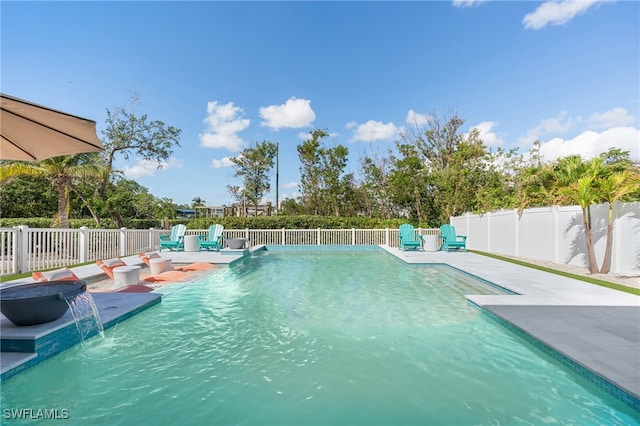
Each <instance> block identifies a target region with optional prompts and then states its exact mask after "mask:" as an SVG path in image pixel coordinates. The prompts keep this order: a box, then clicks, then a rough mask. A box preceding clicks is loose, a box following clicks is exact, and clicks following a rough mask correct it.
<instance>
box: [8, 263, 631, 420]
mask: <svg viewBox="0 0 640 426" xmlns="http://www.w3.org/2000/svg"><path fill="white" fill-rule="evenodd" d="M163 290H164V292H165V296H164V297H163V300H162V303H161V304H159V305H157V306H155V307H153V308H150V309H148V310H147V311H145V312H143V313H141V314H139V315H136V316H135V317H133V318H131V319H129V320H127V321H125V322H123V323H121V324H118V325H116V326H115V327H113V328H111V329H109V330H107V331H106V332H105V333H104V337H102V338H100V337H94V338H92V339H89V340H88V341H86V342H85V343H84V344H83V345H81V346H80V345H79V346H76V347H74V348H71V349H69V350H67V351H65V352H63V353H61V354H60V355H58V356H56V357H53V358H51V359H49V360H47V361H45V362H43V363H42V364H40V365H38V366H37V367H35V368H32V369H30V370H27V371H25V372H23V373H21V374H19V375H17V376H15V377H13V378H11V379H9V380H7V381H6V382H4V383H3V384H2V396H1V405H2V413H3V424H13V423H16V424H21V422H20V421H15V420H12V419H9V418H8V415H7V414H8V412H7V410H10V409H23V408H24V409H33V410H37V409H47V410H59V411H60V410H67V413H68V419H66V420H64V423H65V424H105V425H130V424H143V425H147V424H154V425H163V424H198V425H199V424H203V425H214V424H215V425H227V424H250V425H261V424H262V425H287V424H291V425H304V424H309V425H343V424H349V425H359V424H363V425H399V424H421V425H425V424H430V425H431V424H433V425H467V424H507V425H512V424H535V425H538V424H554V423H558V424H579V425H590V424H593V425H596V424H607V425H616V424H619V425H632V424H639V423H640V413H638V412H636V411H633V410H632V409H631V408H629V407H627V406H626V405H624V404H623V403H622V402H619V401H618V400H616V399H614V398H613V397H611V396H610V395H609V394H606V393H604V392H603V391H601V390H600V389H599V388H597V387H595V386H594V385H592V384H591V383H590V382H589V381H587V380H586V379H584V378H582V377H580V376H579V375H578V374H576V373H574V372H572V371H570V370H569V369H566V368H563V367H562V366H561V364H560V363H559V362H556V361H555V360H554V359H553V358H551V357H549V356H547V355H545V354H544V353H543V352H542V351H540V350H538V349H537V348H535V347H534V346H532V345H530V344H528V343H526V342H525V340H524V339H522V338H521V337H520V336H518V335H516V334H514V333H512V332H511V331H509V330H507V329H506V328H504V327H503V326H501V325H499V324H498V323H497V322H496V321H494V320H493V319H491V318H490V316H488V315H485V314H483V313H482V312H481V310H479V309H477V308H476V307H474V306H472V305H470V304H468V303H467V301H466V299H465V297H464V295H465V294H495V293H500V291H499V289H496V288H493V287H491V286H490V285H487V284H486V283H483V282H481V281H478V280H474V279H473V278H471V277H469V276H468V275H466V274H464V273H462V272H460V271H456V270H454V269H451V268H448V267H446V266H408V265H405V264H403V263H402V262H400V261H398V260H397V259H395V258H393V257H391V256H390V255H387V254H385V253H381V252H320V253H314V252H296V253H280V252H267V253H266V254H264V255H259V256H256V257H253V258H251V259H247V260H244V261H242V262H240V263H239V264H235V265H232V266H231V267H230V268H228V269H221V270H217V271H215V272H213V273H211V274H210V275H207V276H206V277H205V278H203V279H202V280H201V281H200V282H194V283H189V284H186V285H185V284H177V285H172V286H167V287H164V288H163Z"/></svg>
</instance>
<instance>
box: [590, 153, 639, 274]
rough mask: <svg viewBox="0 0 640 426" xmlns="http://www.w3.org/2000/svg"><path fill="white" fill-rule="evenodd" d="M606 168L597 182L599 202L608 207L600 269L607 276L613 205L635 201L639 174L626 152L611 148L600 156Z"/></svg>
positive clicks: (611, 244)
mask: <svg viewBox="0 0 640 426" xmlns="http://www.w3.org/2000/svg"><path fill="white" fill-rule="evenodd" d="M600 158H601V159H602V161H603V163H604V167H605V168H606V173H605V176H604V177H602V178H601V179H600V181H599V182H598V193H599V198H600V201H602V202H606V203H608V205H609V210H608V215H607V243H606V245H605V251H604V259H603V261H602V266H601V267H600V273H601V274H608V273H609V271H610V270H611V251H612V250H611V249H612V246H613V205H614V203H615V202H616V201H623V200H627V199H634V194H636V196H635V199H637V194H638V191H640V173H639V171H638V169H637V168H635V167H634V166H633V163H632V161H631V160H630V158H629V152H628V151H622V150H620V149H617V148H611V149H609V151H607V152H605V153H603V154H601V155H600Z"/></svg>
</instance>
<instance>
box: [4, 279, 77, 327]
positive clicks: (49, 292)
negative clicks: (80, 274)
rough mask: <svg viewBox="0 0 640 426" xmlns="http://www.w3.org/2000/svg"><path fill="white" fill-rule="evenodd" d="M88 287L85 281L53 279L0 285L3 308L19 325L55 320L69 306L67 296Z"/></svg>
mask: <svg viewBox="0 0 640 426" xmlns="http://www.w3.org/2000/svg"><path fill="white" fill-rule="evenodd" d="M86 289H87V283H86V282H84V281H79V280H78V281H50V282H47V283H33V284H24V285H19V286H15V287H8V288H3V289H0V311H2V314H3V315H4V316H5V317H7V318H8V319H9V320H10V321H11V322H12V323H14V324H15V325H36V324H43V323H46V322H50V321H55V320H57V319H58V318H60V317H61V316H62V315H64V313H65V312H67V309H69V305H68V304H67V300H69V299H72V298H74V297H75V296H77V295H78V294H81V293H83V292H84V291H86Z"/></svg>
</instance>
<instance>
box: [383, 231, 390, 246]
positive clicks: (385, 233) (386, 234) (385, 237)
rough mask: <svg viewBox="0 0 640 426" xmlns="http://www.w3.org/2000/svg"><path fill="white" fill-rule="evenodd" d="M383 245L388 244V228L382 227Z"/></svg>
mask: <svg viewBox="0 0 640 426" xmlns="http://www.w3.org/2000/svg"><path fill="white" fill-rule="evenodd" d="M384 245H386V246H388V245H389V228H384Z"/></svg>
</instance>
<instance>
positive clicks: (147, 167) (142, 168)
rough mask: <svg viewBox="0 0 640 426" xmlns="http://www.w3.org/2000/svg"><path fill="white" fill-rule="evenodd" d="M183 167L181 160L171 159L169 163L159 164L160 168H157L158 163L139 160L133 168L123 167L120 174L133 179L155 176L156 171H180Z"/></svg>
mask: <svg viewBox="0 0 640 426" xmlns="http://www.w3.org/2000/svg"><path fill="white" fill-rule="evenodd" d="M183 165H184V162H183V161H182V160H178V159H177V158H174V157H171V158H170V159H169V161H167V162H163V163H161V166H162V167H161V168H160V169H159V168H158V163H157V162H155V161H150V160H139V161H138V162H137V163H136V164H134V165H133V166H124V167H123V168H122V172H123V173H124V175H125V176H126V177H127V178H128V179H135V178H137V177H142V176H155V174H156V171H158V170H167V169H181V168H182V167H183Z"/></svg>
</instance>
